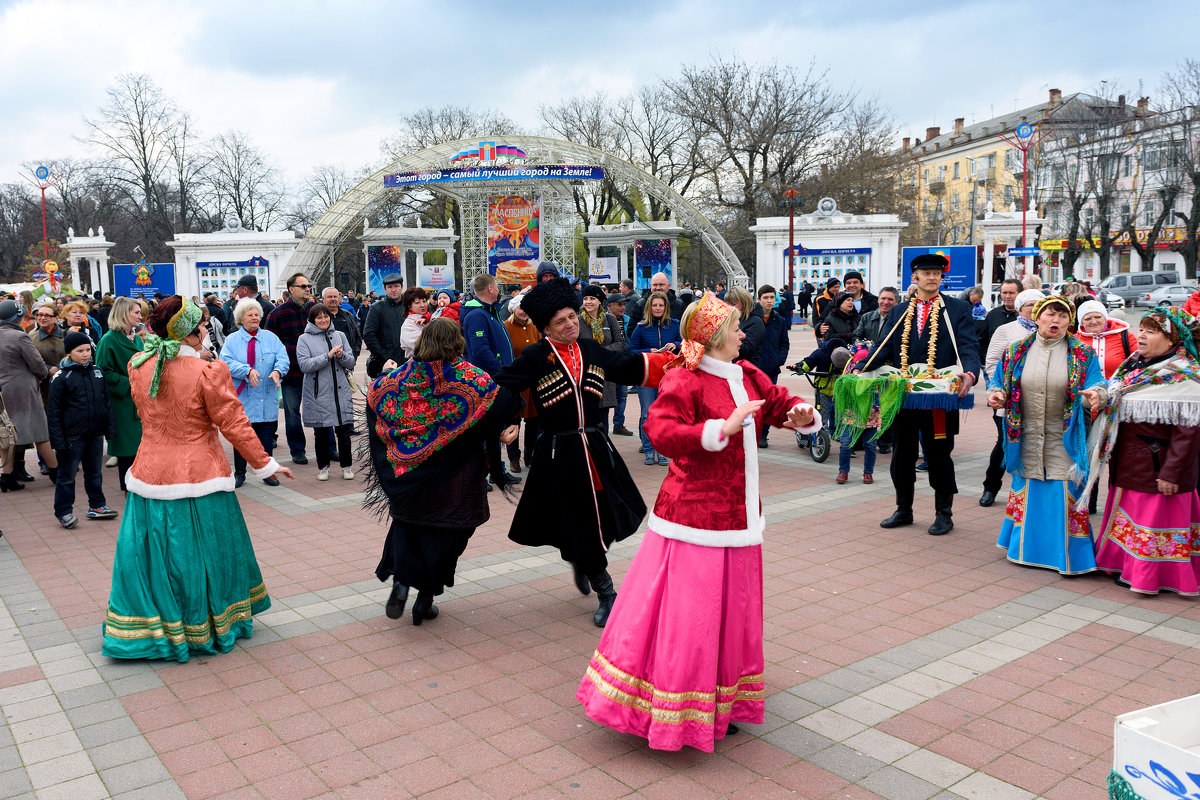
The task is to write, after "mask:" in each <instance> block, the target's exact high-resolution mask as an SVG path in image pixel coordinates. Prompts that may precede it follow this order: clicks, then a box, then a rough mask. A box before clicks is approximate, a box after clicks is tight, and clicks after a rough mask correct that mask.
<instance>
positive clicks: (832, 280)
mask: <svg viewBox="0 0 1200 800" xmlns="http://www.w3.org/2000/svg"><path fill="white" fill-rule="evenodd" d="M841 285H842V282H841V281H840V280H838V279H837V278H830V279H829V280H827V281H825V288H826V289H832V288H833V287H834V286H841Z"/></svg>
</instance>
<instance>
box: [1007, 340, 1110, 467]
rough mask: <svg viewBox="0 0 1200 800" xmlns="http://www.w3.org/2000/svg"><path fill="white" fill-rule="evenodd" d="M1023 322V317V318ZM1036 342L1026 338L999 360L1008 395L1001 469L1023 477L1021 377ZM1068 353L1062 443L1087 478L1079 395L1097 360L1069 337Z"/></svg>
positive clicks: (1085, 439) (1084, 346) (1079, 342)
mask: <svg viewBox="0 0 1200 800" xmlns="http://www.w3.org/2000/svg"><path fill="white" fill-rule="evenodd" d="M1022 319H1023V318H1022ZM1035 341H1037V335H1036V334H1034V335H1032V336H1027V337H1026V338H1024V339H1022V340H1021V341H1019V342H1017V343H1016V344H1014V345H1013V346H1012V347H1010V348H1008V350H1007V351H1006V352H1005V353H1004V355H1003V356H1001V357H1000V374H1001V375H1003V376H1004V378H1003V388H1004V392H1005V394H1006V395H1007V399H1006V400H1005V402H1004V468H1005V469H1006V470H1008V471H1009V472H1010V473H1012V474H1013V475H1021V476H1024V474H1025V470H1024V466H1023V465H1022V464H1021V423H1022V420H1021V417H1022V414H1021V374H1022V373H1023V372H1024V371H1025V359H1026V356H1027V355H1029V349H1030V348H1031V347H1033V343H1034V342H1035ZM1066 345H1067V348H1068V351H1067V398H1066V401H1065V402H1064V403H1063V438H1064V442H1063V444H1064V445H1066V449H1067V455H1069V456H1070V457H1071V461H1072V462H1073V463H1074V465H1075V466H1074V470H1075V471H1076V472H1077V473H1078V475H1079V476H1080V481H1077V482H1081V481H1082V479H1083V476H1086V475H1087V469H1088V459H1087V420H1086V419H1085V417H1086V416H1087V415H1086V414H1084V413H1082V412H1083V411H1084V408H1083V404H1082V402H1081V401H1080V398H1079V393H1080V392H1082V391H1083V390H1084V389H1086V388H1088V387H1087V385H1086V383H1087V377H1088V373H1089V372H1091V369H1090V367H1091V366H1092V365H1093V364H1094V363H1095V361H1096V354H1095V352H1094V351H1093V350H1092V349H1091V348H1090V347H1088V346H1087V345H1086V344H1084V343H1083V342H1082V341H1081V340H1080V339H1078V338H1077V337H1075V336H1073V335H1070V334H1068V335H1067V341H1066Z"/></svg>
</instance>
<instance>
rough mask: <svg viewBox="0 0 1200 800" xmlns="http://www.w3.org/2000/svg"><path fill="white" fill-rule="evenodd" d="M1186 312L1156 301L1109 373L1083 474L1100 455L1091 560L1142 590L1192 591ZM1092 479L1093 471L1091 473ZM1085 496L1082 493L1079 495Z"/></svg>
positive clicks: (1194, 503) (1194, 381)
mask: <svg viewBox="0 0 1200 800" xmlns="http://www.w3.org/2000/svg"><path fill="white" fill-rule="evenodd" d="M1195 325H1196V322H1195V320H1193V319H1191V318H1190V317H1188V316H1187V315H1186V314H1184V313H1183V312H1182V311H1180V310H1179V309H1178V308H1173V307H1161V306H1160V307H1158V308H1155V309H1153V310H1152V311H1150V312H1149V313H1147V314H1146V316H1145V317H1143V318H1142V322H1141V325H1140V327H1139V329H1138V334H1137V352H1136V353H1134V354H1133V355H1132V356H1130V357H1129V358H1128V359H1126V360H1125V361H1124V362H1122V363H1121V365H1120V366H1119V367H1117V371H1116V372H1115V373H1114V374H1113V377H1112V378H1111V379H1110V381H1109V385H1108V394H1109V397H1108V404H1107V407H1106V408H1105V413H1104V414H1103V415H1102V416H1100V417H1099V418H1098V419H1097V420H1096V424H1097V425H1099V426H1101V436H1100V439H1099V441H1098V442H1096V450H1095V452H1094V454H1093V464H1092V468H1091V474H1092V475H1093V476H1095V475H1096V474H1097V472H1098V471H1099V462H1100V461H1101V460H1102V459H1104V460H1108V461H1109V487H1108V503H1107V504H1106V506H1105V509H1104V523H1103V524H1102V526H1101V531H1102V532H1101V535H1100V540H1099V541H1098V542H1097V543H1096V565H1097V566H1098V567H1099V568H1100V569H1101V570H1103V571H1104V572H1107V573H1109V574H1110V575H1113V576H1114V577H1115V578H1116V580H1117V583H1119V584H1121V585H1122V586H1126V587H1128V588H1130V589H1132V590H1133V591H1135V592H1139V593H1142V594H1157V593H1158V592H1160V591H1163V590H1166V591H1171V592H1176V593H1177V594H1182V595H1192V596H1195V595H1200V496H1197V494H1196V479H1197V473H1198V472H1200V462H1198V461H1197V458H1198V456H1200V365H1198V364H1197V361H1196V345H1197V343H1196V341H1195V340H1194V338H1193V337H1194V335H1195V334H1196V333H1197V331H1196V330H1194V327H1195ZM1092 480H1093V481H1094V480H1095V478H1094V477H1093V478H1092ZM1082 496H1083V497H1086V496H1087V494H1086V493H1084V494H1083V495H1082Z"/></svg>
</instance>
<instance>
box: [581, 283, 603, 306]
mask: <svg viewBox="0 0 1200 800" xmlns="http://www.w3.org/2000/svg"><path fill="white" fill-rule="evenodd" d="M583 296H584V297H594V298H596V299H597V300H599V301H600V302H601V303H603V302H604V300H605V295H604V290H603V289H601V288H600V287H599V286H596V285H595V284H592V283H589V284H588V285H587V286H584V287H583Z"/></svg>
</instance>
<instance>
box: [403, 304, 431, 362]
mask: <svg viewBox="0 0 1200 800" xmlns="http://www.w3.org/2000/svg"><path fill="white" fill-rule="evenodd" d="M427 322H429V315H428V314H409V315H408V316H407V317H406V318H405V319H404V324H403V325H402V326H401V327H400V347H401V348H402V349H403V350H404V360H405V361H407V360H408V359H410V358H412V357H413V351H414V350H416V349H417V339H419V338H420V337H421V331H422V330H424V328H425V324H426V323H427Z"/></svg>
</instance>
